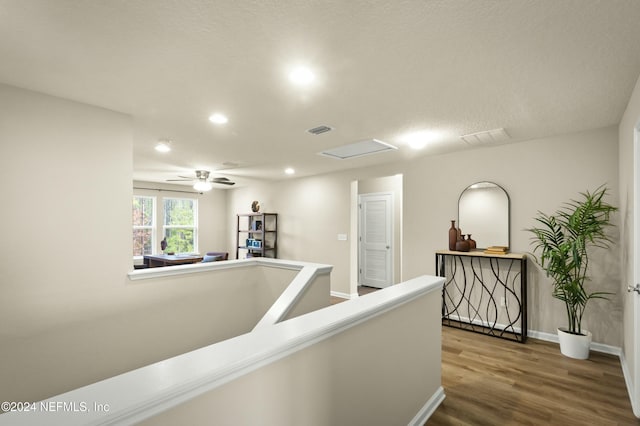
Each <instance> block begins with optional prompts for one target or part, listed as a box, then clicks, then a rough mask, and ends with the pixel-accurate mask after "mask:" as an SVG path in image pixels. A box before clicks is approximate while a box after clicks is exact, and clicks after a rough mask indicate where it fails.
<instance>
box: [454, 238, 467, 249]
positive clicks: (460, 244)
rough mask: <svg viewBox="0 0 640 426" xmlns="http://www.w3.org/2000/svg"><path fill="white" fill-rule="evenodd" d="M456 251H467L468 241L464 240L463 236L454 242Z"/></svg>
mask: <svg viewBox="0 0 640 426" xmlns="http://www.w3.org/2000/svg"><path fill="white" fill-rule="evenodd" d="M456 251H469V241H467V240H465V239H464V235H463V236H461V237H460V239H459V240H458V241H456Z"/></svg>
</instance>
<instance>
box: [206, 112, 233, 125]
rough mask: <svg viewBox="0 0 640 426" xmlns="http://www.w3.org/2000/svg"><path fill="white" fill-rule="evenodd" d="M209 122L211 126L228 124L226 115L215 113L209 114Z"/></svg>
mask: <svg viewBox="0 0 640 426" xmlns="http://www.w3.org/2000/svg"><path fill="white" fill-rule="evenodd" d="M209 121H210V122H212V123H213V124H226V123H228V122H229V119H228V118H227V116H226V115H224V114H220V113H219V112H216V113H215V114H211V115H210V116H209Z"/></svg>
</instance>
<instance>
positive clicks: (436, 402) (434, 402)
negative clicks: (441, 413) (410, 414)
mask: <svg viewBox="0 0 640 426" xmlns="http://www.w3.org/2000/svg"><path fill="white" fill-rule="evenodd" d="M444 398H445V394H444V389H443V388H442V386H440V387H439V388H438V390H436V391H435V392H434V394H433V395H431V398H429V400H428V401H427V402H426V403H425V404H424V405H423V406H422V408H421V409H420V411H418V413H417V414H416V415H415V416H414V418H413V419H411V421H410V422H409V426H422V425H424V424H425V423H426V422H427V420H429V417H431V416H432V415H433V413H434V412H435V411H436V409H437V408H438V407H439V406H440V404H442V401H444Z"/></svg>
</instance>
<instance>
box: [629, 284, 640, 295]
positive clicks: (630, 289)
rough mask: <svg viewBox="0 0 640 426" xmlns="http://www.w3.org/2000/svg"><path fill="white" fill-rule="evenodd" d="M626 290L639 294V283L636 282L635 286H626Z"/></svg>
mask: <svg viewBox="0 0 640 426" xmlns="http://www.w3.org/2000/svg"><path fill="white" fill-rule="evenodd" d="M627 291H628V292H629V293H631V292H632V291H635V292H636V293H638V294H640V284H636V286H635V287H631V286H627Z"/></svg>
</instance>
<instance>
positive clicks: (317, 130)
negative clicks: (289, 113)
mask: <svg viewBox="0 0 640 426" xmlns="http://www.w3.org/2000/svg"><path fill="white" fill-rule="evenodd" d="M332 130H333V129H332V128H331V127H329V126H325V125H324V124H323V125H321V126H318V127H314V128H313V129H309V130H307V132H309V133H311V134H312V135H321V134H323V133H327V132H330V131H332Z"/></svg>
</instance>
